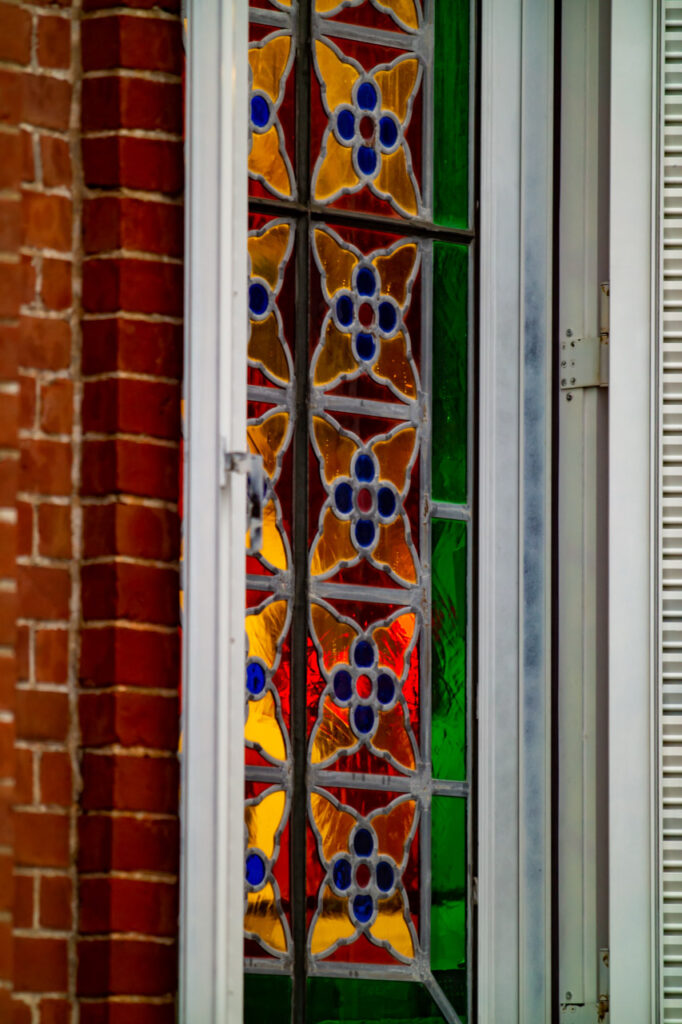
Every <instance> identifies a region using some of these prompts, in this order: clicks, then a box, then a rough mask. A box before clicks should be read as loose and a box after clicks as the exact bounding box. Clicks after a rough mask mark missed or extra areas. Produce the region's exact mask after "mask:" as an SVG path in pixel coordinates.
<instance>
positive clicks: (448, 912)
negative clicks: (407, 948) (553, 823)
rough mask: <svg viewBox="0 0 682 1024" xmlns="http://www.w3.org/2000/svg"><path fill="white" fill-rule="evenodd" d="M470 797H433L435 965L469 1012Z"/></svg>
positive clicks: (453, 998) (448, 991) (459, 1007)
mask: <svg viewBox="0 0 682 1024" xmlns="http://www.w3.org/2000/svg"><path fill="white" fill-rule="evenodd" d="M466 896H467V802H466V800H464V799H461V798H458V797H450V796H435V797H434V798H433V800H432V803H431V967H432V970H433V972H434V975H435V977H436V980H437V981H438V984H439V985H440V987H441V988H442V989H443V992H444V993H445V995H446V996H447V998H448V1000H449V1002H450V1003H451V1004H452V1005H453V1006H454V1008H455V1010H456V1011H457V1013H458V1014H459V1015H460V1016H462V1015H463V1014H464V1013H465V1012H466V1003H467V1000H466V956H467V931H466V929H467V914H466Z"/></svg>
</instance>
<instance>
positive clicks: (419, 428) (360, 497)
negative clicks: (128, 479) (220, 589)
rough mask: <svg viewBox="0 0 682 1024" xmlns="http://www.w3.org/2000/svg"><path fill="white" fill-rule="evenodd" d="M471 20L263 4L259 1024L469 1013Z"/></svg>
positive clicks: (440, 13) (253, 424)
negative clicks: (267, 1023)
mask: <svg viewBox="0 0 682 1024" xmlns="http://www.w3.org/2000/svg"><path fill="white" fill-rule="evenodd" d="M472 34H473V24H472V18H471V16H470V10H469V2H468V0H298V2H297V0H251V4H250V44H249V67H250V83H249V84H250V138H249V198H250V223H249V229H250V230H249V253H248V255H249V273H250V278H249V292H248V298H249V342H248V417H249V420H248V440H249V446H250V448H251V450H252V451H253V452H255V453H258V454H260V455H261V456H262V459H263V469H264V480H265V484H264V490H263V509H264V521H263V535H262V544H261V546H260V548H259V549H258V550H256V549H255V548H253V549H252V548H251V547H250V538H249V537H247V538H246V543H247V602H246V603H247V615H246V637H247V665H246V674H245V733H244V735H245V757H246V794H245V840H244V841H245V861H244V872H245V897H244V934H245V939H244V953H245V970H246V976H245V1020H246V1021H247V1022H248V1024H251V1022H256V1021H262V1020H267V1021H269V1022H276V1024H278V1022H282V1024H289V1022H297V1024H303V1022H307V1024H322V1022H329V1024H331V1022H337V1021H338V1022H341V1021H349V1022H351V1021H355V1022H361V1021H362V1022H370V1021H376V1022H379V1021H386V1022H389V1021H390V1022H393V1024H398V1022H402V1021H412V1022H413V1021H423V1022H427V1021H428V1022H436V1021H442V1020H445V1021H450V1022H456V1021H466V1020H467V1019H468V1018H470V1014H471V1009H470V1008H471V998H472V991H471V941H470V934H471V928H470V919H471V888H472V883H471V876H472V866H471V842H470V834H471V806H470V800H469V797H470V786H471V753H470V751H471V742H470V737H471V722H470V712H471V688H472V682H471V656H470V632H471V614H470V609H471V587H472V573H471V552H472V542H471V531H472V514H471V513H472V508H471V495H472V465H471V457H470V452H471V444H472V431H471V423H472V387H471V382H472V379H473V372H472V367H473V363H474V359H473V348H472V345H471V344H470V341H471V331H470V303H471V280H472V273H473V248H474V231H473V218H472V209H473V207H472V199H471V195H472V189H471V178H472V175H471V166H472V161H471V151H472V145H471V143H472V134H473V133H472V130H471V114H470V111H471V109H472V102H471V99H472V97H471V87H470V82H471V81H472V60H471V54H472V52H473V48H472V45H471V40H472Z"/></svg>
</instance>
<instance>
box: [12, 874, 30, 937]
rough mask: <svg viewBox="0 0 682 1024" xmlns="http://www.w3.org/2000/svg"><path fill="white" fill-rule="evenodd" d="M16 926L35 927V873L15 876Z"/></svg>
mask: <svg viewBox="0 0 682 1024" xmlns="http://www.w3.org/2000/svg"><path fill="white" fill-rule="evenodd" d="M14 926H15V928H32V927H33V875H15V876H14Z"/></svg>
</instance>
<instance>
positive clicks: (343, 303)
mask: <svg viewBox="0 0 682 1024" xmlns="http://www.w3.org/2000/svg"><path fill="white" fill-rule="evenodd" d="M336 315H337V317H338V318H339V323H340V324H343V326H344V327H349V326H350V324H352V323H353V300H352V299H351V297H350V295H340V296H339V298H338V299H337V300H336Z"/></svg>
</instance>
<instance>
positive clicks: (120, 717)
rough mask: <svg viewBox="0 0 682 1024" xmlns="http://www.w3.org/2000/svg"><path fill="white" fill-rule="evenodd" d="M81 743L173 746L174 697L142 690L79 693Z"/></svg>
mask: <svg viewBox="0 0 682 1024" xmlns="http://www.w3.org/2000/svg"><path fill="white" fill-rule="evenodd" d="M78 709H79V719H80V727H81V739H82V743H83V746H85V747H98V746H108V745H110V744H113V743H118V744H120V745H121V746H124V747H151V748H155V749H159V750H177V746H178V728H179V715H178V700H177V697H176V696H175V695H173V696H167V697H165V696H160V695H157V694H154V695H148V694H144V693H128V692H125V691H124V692H122V693H97V694H94V693H82V694H81V695H80V697H79V701H78Z"/></svg>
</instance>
